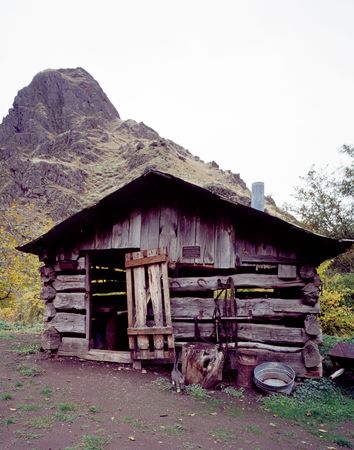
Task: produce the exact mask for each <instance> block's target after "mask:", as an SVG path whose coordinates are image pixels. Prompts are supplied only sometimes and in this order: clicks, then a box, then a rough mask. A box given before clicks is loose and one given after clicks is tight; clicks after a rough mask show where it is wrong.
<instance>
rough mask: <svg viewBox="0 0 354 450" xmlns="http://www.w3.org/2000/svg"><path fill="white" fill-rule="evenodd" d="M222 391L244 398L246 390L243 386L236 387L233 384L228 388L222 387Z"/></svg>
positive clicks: (231, 395)
mask: <svg viewBox="0 0 354 450" xmlns="http://www.w3.org/2000/svg"><path fill="white" fill-rule="evenodd" d="M222 392H224V393H225V394H227V395H229V396H230V397H235V398H244V396H245V390H244V389H243V388H240V389H235V388H233V387H231V386H227V387H226V388H224V389H222Z"/></svg>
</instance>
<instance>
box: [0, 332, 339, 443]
mask: <svg viewBox="0 0 354 450" xmlns="http://www.w3.org/2000/svg"><path fill="white" fill-rule="evenodd" d="M38 342H39V336H38V335H34V334H14V335H6V336H3V337H2V338H0V355H1V361H0V449H1V450H7V449H16V450H17V449H18V450H20V449H32V450H33V449H36V450H42V449H43V450H48V449H51V450H59V449H68V448H70V449H72V450H73V449H77V450H79V449H82V450H99V449H108V450H109V449H111V450H120V449H122V450H123V449H129V450H134V449H140V448H141V449H142V448H144V449H147V450H149V449H151V450H156V449H174V450H175V449H178V450H192V449H204V450H209V449H210V450H212V449H215V450H216V449H239V450H241V449H243V450H246V449H247V450H248V449H252V450H256V449H262V450H263V449H271V450H273V449H274V450H276V449H333V448H334V447H333V444H332V445H331V444H330V442H326V441H325V440H323V438H322V439H321V438H320V437H319V436H318V435H317V436H316V435H312V434H310V433H308V432H307V431H305V430H304V429H302V428H301V427H300V426H298V425H295V424H293V423H289V422H286V421H284V420H282V419H280V418H278V417H274V416H273V414H272V413H271V412H269V411H265V410H264V409H263V408H262V405H261V402H260V396H259V395H258V394H256V393H254V392H250V393H245V394H244V395H241V396H240V397H238V398H234V397H230V396H229V395H227V394H225V393H224V392H221V391H215V392H210V398H197V397H196V395H197V393H196V395H191V394H190V393H189V394H187V393H182V394H178V393H176V392H174V391H172V390H171V389H169V381H168V372H167V371H163V370H161V368H159V369H158V368H156V367H153V366H149V367H146V368H145V369H143V370H142V371H136V370H133V369H131V368H128V367H123V366H119V365H117V364H107V363H97V362H89V361H81V360H79V359H77V358H49V357H48V356H47V355H46V354H44V353H40V352H35V353H30V352H31V351H32V350H33V347H34V344H36V343H38Z"/></svg>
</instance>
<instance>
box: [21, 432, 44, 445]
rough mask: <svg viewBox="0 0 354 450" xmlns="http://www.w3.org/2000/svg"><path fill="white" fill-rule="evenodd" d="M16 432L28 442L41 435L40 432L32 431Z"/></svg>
mask: <svg viewBox="0 0 354 450" xmlns="http://www.w3.org/2000/svg"><path fill="white" fill-rule="evenodd" d="M16 434H17V435H18V436H19V437H20V438H21V439H24V440H25V441H26V443H27V444H30V443H31V442H32V441H33V440H34V439H39V438H41V437H42V435H41V434H38V433H33V432H32V431H17V432H16Z"/></svg>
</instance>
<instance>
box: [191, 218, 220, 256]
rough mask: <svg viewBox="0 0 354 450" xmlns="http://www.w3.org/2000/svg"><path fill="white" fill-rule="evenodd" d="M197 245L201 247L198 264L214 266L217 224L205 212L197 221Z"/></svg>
mask: <svg viewBox="0 0 354 450" xmlns="http://www.w3.org/2000/svg"><path fill="white" fill-rule="evenodd" d="M195 242H196V245H199V247H200V258H196V259H195V263H196V264H213V263H214V253H215V223H214V221H213V220H212V219H211V218H210V216H209V215H207V214H206V213H205V212H204V213H203V212H201V213H200V214H199V215H198V217H197V221H196V235H195Z"/></svg>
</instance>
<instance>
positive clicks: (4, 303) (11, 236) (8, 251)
mask: <svg viewBox="0 0 354 450" xmlns="http://www.w3.org/2000/svg"><path fill="white" fill-rule="evenodd" d="M32 216H33V209H32V207H31V206H18V205H13V206H11V207H10V208H8V209H6V210H1V211H0V319H2V320H8V321H18V322H21V323H26V324H27V323H33V322H36V321H38V320H40V318H41V315H42V311H43V309H44V305H43V302H42V301H41V300H40V275H39V271H38V270H39V267H40V263H39V261H38V257H37V256H34V255H28V254H25V253H22V252H20V251H18V250H16V247H17V246H19V245H21V244H23V243H24V242H27V241H29V240H30V239H33V238H34V237H35V236H38V235H40V234H42V233H44V232H45V231H46V229H48V227H49V225H50V221H49V220H45V221H44V223H42V224H40V223H38V221H36V222H35V223H33V222H34V221H33V218H32Z"/></svg>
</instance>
